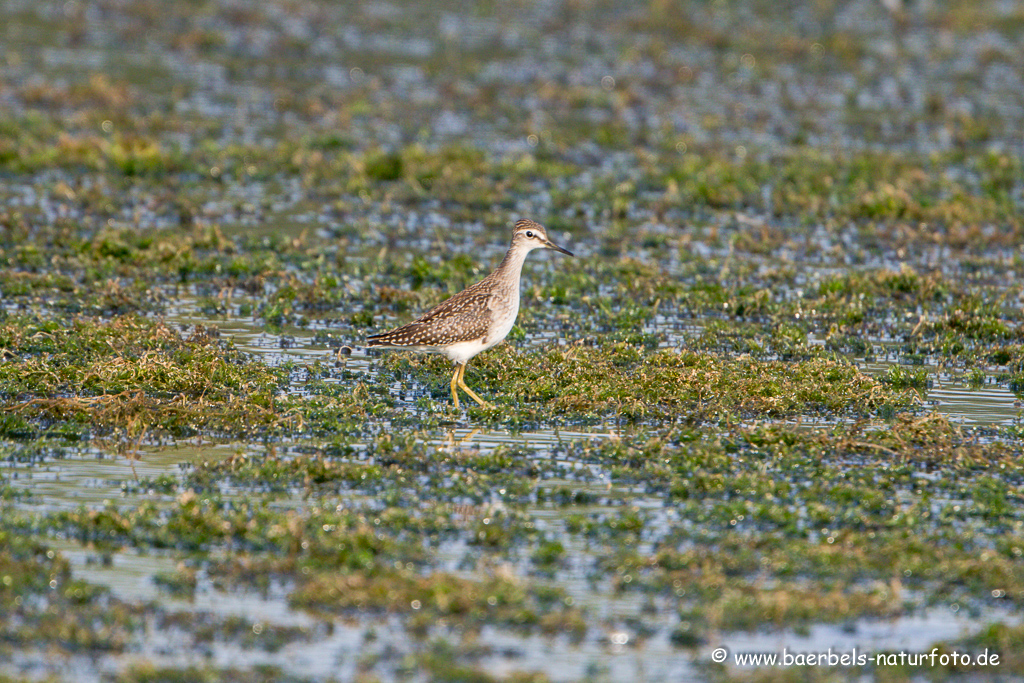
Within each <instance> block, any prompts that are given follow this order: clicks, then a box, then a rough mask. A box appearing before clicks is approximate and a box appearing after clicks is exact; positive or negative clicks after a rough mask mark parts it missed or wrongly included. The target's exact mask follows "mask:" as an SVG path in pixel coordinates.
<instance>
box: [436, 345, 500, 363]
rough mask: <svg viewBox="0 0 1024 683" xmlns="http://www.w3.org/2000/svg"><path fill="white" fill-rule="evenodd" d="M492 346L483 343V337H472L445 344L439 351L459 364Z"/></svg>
mask: <svg viewBox="0 0 1024 683" xmlns="http://www.w3.org/2000/svg"><path fill="white" fill-rule="evenodd" d="M492 346H494V344H489V343H488V344H485V343H484V340H483V339H473V340H471V341H464V342H457V343H455V344H452V345H450V346H446V347H445V348H444V350H443V351H442V352H441V353H443V354H444V355H446V356H448V358H450V359H451V360H452V361H453V362H454V363H457V364H459V365H461V364H462V363H465V362H466V361H468V360H469V359H470V358H472V357H473V356H475V355H476V354H478V353H480V352H481V351H485V350H487V349H489V348H491V347H492Z"/></svg>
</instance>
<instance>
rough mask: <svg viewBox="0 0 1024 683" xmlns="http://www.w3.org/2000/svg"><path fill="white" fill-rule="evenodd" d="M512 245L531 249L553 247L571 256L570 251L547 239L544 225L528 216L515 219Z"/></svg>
mask: <svg viewBox="0 0 1024 683" xmlns="http://www.w3.org/2000/svg"><path fill="white" fill-rule="evenodd" d="M512 246H514V247H515V246H518V247H520V248H523V249H526V250H527V251H532V250H534V249H554V250H555V251H560V252H562V253H563V254H568V255H569V256H572V255H573V254H572V252H571V251H569V250H568V249H563V248H562V247H560V246H558V245H557V244H555V243H554V242H552V241H551V240H549V239H548V233H547V230H545V229H544V226H543V225H541V224H540V223H538V222H536V221H531V220H530V219H529V218H523V219H521V220H519V221H516V225H515V227H514V228H513V229H512Z"/></svg>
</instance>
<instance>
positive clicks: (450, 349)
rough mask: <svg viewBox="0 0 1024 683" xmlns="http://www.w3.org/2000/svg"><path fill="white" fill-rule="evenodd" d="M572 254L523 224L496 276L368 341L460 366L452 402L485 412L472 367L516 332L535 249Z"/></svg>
mask: <svg viewBox="0 0 1024 683" xmlns="http://www.w3.org/2000/svg"><path fill="white" fill-rule="evenodd" d="M541 248H543V249H554V250H555V251H560V252H562V253H563V254H568V255H569V256H572V252H571V251H569V250H567V249H563V248H562V247H560V246H558V245H556V244H553V243H552V242H551V240H549V239H548V236H547V232H546V231H545V230H544V226H543V225H541V224H540V223H537V222H535V221H531V220H529V219H525V218H524V219H522V220H520V221H517V222H516V224H515V227H514V228H513V229H512V244H511V245H510V246H509V248H508V252H507V253H506V254H505V258H504V259H502V261H501V263H500V264H499V265H498V267H497V268H495V269H494V272H493V273H491V274H490V275H488V276H487V277H485V278H484V279H483V280H481V281H480V282H478V283H476V284H475V285H472V286H470V287H467V288H466V289H464V290H462V291H461V292H459V293H458V294H456V295H455V296H453V297H452V298H450V299H448V300H447V301H443V302H441V303H439V304H438V305H437V306H434V307H433V308H431V309H430V310H429V311H427V312H426V313H425V314H424V315H423V316H422V317H420V318H419V319H418V320H414V321H413V322H411V323H409V324H407V325H402V326H401V327H398V328H396V329H394V330H391V331H390V332H384V333H383V334H375V335H372V336H370V337H367V340H366V345H367V346H376V347H381V348H386V349H409V350H412V351H428V352H431V353H441V354H444V355H445V356H448V358H450V359H451V361H452V362H453V363H455V374H454V375H452V400H453V401H454V403H455V407H456V408H458V407H459V394H458V391H457V388H461V389H462V390H463V391H465V392H466V393H467V394H469V396H470V398H472V399H473V400H474V401H476V402H477V403H479V404H480V405H482V406H488V403H487V402H486V401H484V400H483V399H482V398H480V397H479V396H477V395H476V394H475V393H474V392H473V390H472V389H470V388H469V387H468V386H466V381H465V377H466V363H468V362H469V359H470V358H472V357H473V356H475V355H476V354H478V353H480V352H481V351H486V350H487V349H489V348H491V347H492V346H494V345H495V344H497V343H498V342H500V341H501V340H502V339H504V338H505V337H506V336H508V333H509V332H510V331H511V330H512V326H513V325H514V324H515V322H516V316H517V315H519V280H520V278H521V276H522V273H523V262H525V261H526V255H527V254H529V253H530V252H531V251H533V250H534V249H541Z"/></svg>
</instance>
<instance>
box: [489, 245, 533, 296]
mask: <svg viewBox="0 0 1024 683" xmlns="http://www.w3.org/2000/svg"><path fill="white" fill-rule="evenodd" d="M528 253H529V249H518V248H516V247H511V248H509V250H508V252H506V253H505V258H503V259H502V260H501V263H499V264H498V267H497V268H495V269H494V273H493V274H492V277H494V278H495V279H497V280H504V281H506V282H509V283H511V284H512V285H514V286H515V287H516V289H518V288H519V277H520V275H522V272H523V262H524V261H526V255H527V254H528Z"/></svg>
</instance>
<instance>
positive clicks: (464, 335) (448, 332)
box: [366, 282, 492, 346]
mask: <svg viewBox="0 0 1024 683" xmlns="http://www.w3.org/2000/svg"><path fill="white" fill-rule="evenodd" d="M481 285H483V283H482V282H479V283H477V284H475V285H473V286H472V287H470V288H469V289H466V290H464V291H462V292H459V293H458V294H456V295H455V296H453V297H452V298H450V299H448V300H447V301H443V302H441V303H439V304H438V305H437V306H434V307H433V308H432V309H430V310H429V311H427V312H426V313H424V314H423V316H421V317H420V318H419V319H418V320H414V321H413V322H411V323H409V324H407V325H403V326H402V327H399V328H396V329H394V330H391V331H389V332H384V333H383V334H375V335H372V336H370V337H367V340H366V341H367V346H447V345H449V344H457V343H459V342H466V341H472V340H475V339H482V338H484V337H485V336H486V335H487V332H488V330H489V329H490V326H491V315H492V313H491V309H490V308H489V307H488V305H487V304H488V301H489V300H490V298H491V296H492V293H491V292H490V291H489V290H488V289H486V288H485V287H483V286H481Z"/></svg>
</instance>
